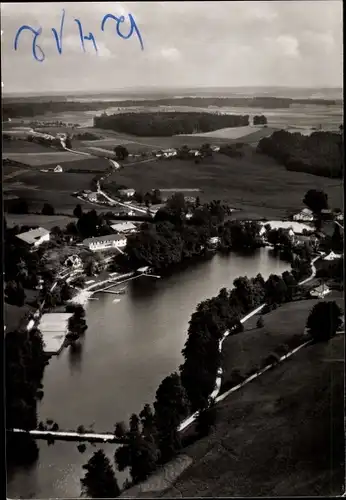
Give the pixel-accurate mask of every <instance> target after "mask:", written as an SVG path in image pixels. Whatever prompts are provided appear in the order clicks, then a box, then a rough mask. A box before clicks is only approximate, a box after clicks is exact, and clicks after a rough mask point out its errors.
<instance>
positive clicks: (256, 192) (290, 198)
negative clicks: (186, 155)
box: [109, 147, 343, 219]
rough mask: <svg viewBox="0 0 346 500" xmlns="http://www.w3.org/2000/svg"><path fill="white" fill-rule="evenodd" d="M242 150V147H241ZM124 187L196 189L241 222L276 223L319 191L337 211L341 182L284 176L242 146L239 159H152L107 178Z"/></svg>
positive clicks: (294, 174) (296, 174)
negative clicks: (239, 215) (234, 211)
mask: <svg viewBox="0 0 346 500" xmlns="http://www.w3.org/2000/svg"><path fill="white" fill-rule="evenodd" d="M244 149H245V148H244ZM112 181H115V182H116V183H118V184H123V185H126V186H128V187H129V188H134V189H137V190H141V191H144V192H146V191H148V190H150V189H155V188H156V189H172V188H182V189H200V190H201V195H200V197H201V200H207V201H208V200H212V199H220V200H225V201H227V202H228V203H229V204H230V205H231V206H232V207H234V208H239V209H241V210H242V211H244V213H246V217H254V218H260V217H267V218H269V219H270V218H271V217H272V218H273V219H277V218H282V217H286V216H287V214H288V212H291V211H292V210H293V211H299V210H301V208H302V199H303V197H304V195H305V193H306V192H307V191H308V190H309V189H311V188H315V189H323V190H324V191H325V192H326V193H327V194H328V197H329V200H330V204H331V206H332V207H338V206H342V199H343V192H342V182H341V181H339V182H338V181H335V180H331V179H327V178H323V177H317V176H313V175H310V174H306V173H303V172H289V171H287V170H286V169H285V168H284V167H283V166H280V165H278V164H277V163H276V162H275V161H274V160H272V159H270V158H267V157H264V156H261V155H259V154H257V153H255V152H254V151H253V149H252V148H250V147H248V148H247V149H245V156H244V157H243V158H240V159H239V158H229V157H227V156H225V155H221V154H214V156H213V158H211V159H205V160H204V161H202V162H201V163H199V164H196V163H195V162H194V161H193V160H175V159H174V160H173V159H172V160H157V161H153V162H148V163H143V164H139V165H133V166H127V167H126V168H124V169H122V170H120V171H119V172H117V173H115V174H114V175H113V176H111V177H110V178H109V182H112Z"/></svg>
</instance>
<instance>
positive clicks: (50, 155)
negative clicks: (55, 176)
mask: <svg viewBox="0 0 346 500" xmlns="http://www.w3.org/2000/svg"><path fill="white" fill-rule="evenodd" d="M3 157H5V158H8V159H10V160H14V161H18V162H21V163H25V164H26V165H30V166H32V167H39V168H42V167H43V165H47V164H54V165H55V166H56V165H57V164H58V163H60V164H61V163H63V162H64V161H70V162H71V161H75V162H78V161H80V160H81V158H82V156H81V155H78V154H75V153H70V152H69V151H56V150H54V149H50V150H48V151H47V150H46V151H45V152H39V153H38V152H33V153H28V152H10V153H5V154H4V153H3Z"/></svg>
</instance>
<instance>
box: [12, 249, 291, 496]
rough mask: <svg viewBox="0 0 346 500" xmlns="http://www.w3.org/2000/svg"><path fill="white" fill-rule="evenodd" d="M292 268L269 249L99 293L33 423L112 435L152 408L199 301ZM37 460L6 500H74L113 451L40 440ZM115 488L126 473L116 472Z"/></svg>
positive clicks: (47, 385) (50, 375)
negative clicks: (92, 466)
mask: <svg viewBox="0 0 346 500" xmlns="http://www.w3.org/2000/svg"><path fill="white" fill-rule="evenodd" d="M289 268H290V265H289V264H288V263H285V262H283V261H281V260H279V258H278V257H276V256H274V254H273V252H272V251H271V250H270V249H268V248H261V249H259V250H257V251H256V252H255V253H254V254H252V255H246V256H244V255H240V254H237V253H231V254H230V255H227V256H222V255H215V256H214V257H213V258H212V259H210V260H207V261H202V262H198V263H195V264H193V265H191V266H190V267H189V268H187V269H184V270H180V271H178V272H175V273H174V275H172V276H170V277H167V278H164V279H160V280H155V279H153V278H145V277H143V278H140V279H138V280H136V281H134V282H133V283H132V284H131V285H129V288H128V290H127V294H126V295H122V296H119V298H120V300H119V298H117V300H119V301H118V302H113V301H114V298H115V297H117V296H114V295H111V294H98V295H96V296H95V297H98V298H99V300H92V301H90V302H89V303H88V306H87V323H88V330H87V331H86V334H85V338H84V340H83V343H81V349H80V350H79V351H78V350H77V351H76V350H73V349H71V347H69V348H67V349H65V350H63V351H62V353H61V354H60V355H59V356H57V357H53V358H51V361H50V363H49V365H48V366H47V368H46V370H45V374H44V380H43V384H44V398H43V400H42V401H41V403H40V407H39V419H40V420H46V419H47V418H52V419H53V420H54V421H56V422H57V423H58V424H59V427H60V429H62V430H67V429H76V428H77V426H78V425H81V424H83V425H85V426H89V425H90V424H92V423H93V422H94V429H95V431H99V432H103V431H113V429H114V424H115V423H116V422H118V421H121V420H124V421H128V418H129V417H130V415H131V413H133V412H135V413H138V412H139V411H140V410H141V409H142V407H143V406H144V404H145V403H152V402H153V400H154V398H155V393H156V389H157V388H158V386H159V384H160V382H161V380H162V379H163V378H164V377H166V376H167V375H169V374H170V373H172V372H173V371H175V370H177V369H178V367H179V364H180V363H181V362H182V355H181V350H182V348H183V346H184V343H185V340H186V334H187V328H188V322H189V320H190V317H191V314H192V313H193V312H194V311H195V309H196V306H197V304H198V303H199V302H201V301H202V300H204V299H206V298H210V297H212V296H215V295H217V294H218V292H219V290H220V288H222V287H227V288H231V287H232V286H233V281H234V279H235V278H237V277H238V276H241V275H242V276H244V275H247V276H248V277H252V276H255V275H256V274H257V273H261V274H262V275H263V277H264V278H267V277H268V276H269V274H271V273H275V274H280V273H282V272H283V271H285V270H286V269H289ZM38 444H39V448H40V455H39V459H38V461H37V462H36V463H35V464H34V465H33V466H32V467H29V468H24V469H17V470H16V471H12V472H8V478H7V481H8V484H7V487H8V491H7V493H8V495H7V496H8V497H9V498H20V497H22V498H71V497H79V495H80V492H81V488H80V478H81V477H82V476H83V475H84V474H83V470H82V465H83V464H85V463H86V462H87V460H88V459H89V457H90V456H91V454H92V453H93V452H94V451H95V450H96V449H98V448H100V447H102V448H103V449H104V450H105V452H106V453H107V455H108V456H109V457H110V458H111V459H113V455H114V451H115V449H116V445H114V444H107V445H99V444H97V445H96V446H95V447H93V446H92V445H90V444H87V450H86V452H85V453H84V454H81V453H79V452H78V450H77V444H78V443H71V442H56V443H55V444H54V445H51V446H48V444H47V443H46V442H43V441H38ZM117 477H118V480H119V485H120V486H121V485H122V483H123V481H124V479H125V477H126V473H122V474H120V473H117Z"/></svg>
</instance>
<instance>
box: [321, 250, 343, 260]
mask: <svg viewBox="0 0 346 500" xmlns="http://www.w3.org/2000/svg"><path fill="white" fill-rule="evenodd" d="M341 257H342V255H341V254H337V253H334V252H333V251H331V252H330V253H329V254H328V255H327V256H326V257H324V259H323V260H335V259H341Z"/></svg>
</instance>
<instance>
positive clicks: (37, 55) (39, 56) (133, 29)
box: [14, 9, 144, 62]
mask: <svg viewBox="0 0 346 500" xmlns="http://www.w3.org/2000/svg"><path fill="white" fill-rule="evenodd" d="M108 19H112V20H113V21H115V22H116V26H115V28H116V34H117V35H118V36H119V37H120V38H122V39H123V40H128V39H129V38H131V37H132V36H133V34H135V35H137V38H138V40H139V43H140V45H141V49H142V50H144V45H143V40H142V36H141V34H140V31H139V29H138V27H137V24H136V22H135V20H134V18H133V16H132V15H131V14H128V20H129V22H130V29H129V32H128V33H127V34H124V33H123V32H122V31H121V29H120V28H121V25H122V24H123V23H124V22H125V17H124V16H120V17H116V16H113V14H106V15H105V16H104V17H103V19H102V22H101V30H102V31H104V29H105V24H106V22H107V21H108ZM75 22H76V23H77V26H78V30H79V37H80V41H81V46H82V49H83V51H84V52H86V50H85V43H84V41H85V40H89V41H91V42H92V43H93V46H94V49H95V52H96V53H98V48H97V45H96V41H95V37H94V35H93V34H92V33H90V32H89V35H85V34H84V32H83V26H82V23H81V21H80V20H79V19H75ZM64 23H65V9H63V10H62V16H61V22H60V30H59V33H58V32H57V30H56V29H55V28H51V31H52V33H53V36H54V39H55V43H56V48H57V50H58V52H59V54H62V48H63V43H62V42H63V31H64ZM25 30H28V31H30V32H31V33H32V34H33V35H34V36H33V40H32V54H33V56H34V59H35V60H36V61H38V62H43V61H44V60H45V58H46V56H45V54H44V52H43V50H42V48H41V47H40V46H39V45H37V38H38V37H39V36H40V35H41V33H42V28H41V27H40V28H38V29H37V30H35V29H34V28H33V27H32V26H28V25H26V24H24V25H23V26H21V27H20V28H19V29H18V31H17V33H16V36H15V39H14V50H17V49H18V42H19V38H20V35H21V33H22V31H25Z"/></svg>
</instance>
